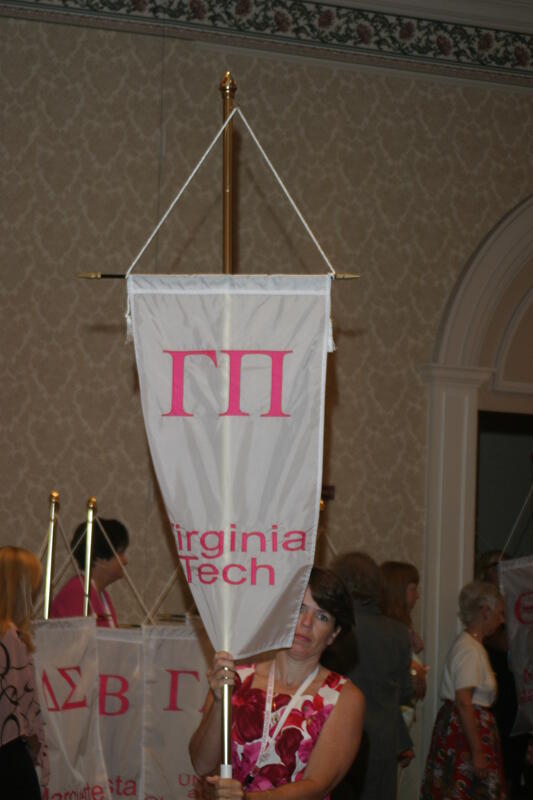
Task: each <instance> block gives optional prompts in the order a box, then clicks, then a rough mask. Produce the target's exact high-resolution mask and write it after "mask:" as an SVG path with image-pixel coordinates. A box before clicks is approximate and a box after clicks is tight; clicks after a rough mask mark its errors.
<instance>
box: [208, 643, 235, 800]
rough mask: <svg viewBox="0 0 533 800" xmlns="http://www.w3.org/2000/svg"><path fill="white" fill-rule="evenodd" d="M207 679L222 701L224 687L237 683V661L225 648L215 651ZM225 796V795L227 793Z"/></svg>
mask: <svg viewBox="0 0 533 800" xmlns="http://www.w3.org/2000/svg"><path fill="white" fill-rule="evenodd" d="M207 680H208V681H209V686H210V688H211V691H212V692H213V695H214V697H215V700H218V701H220V700H221V699H222V687H223V686H234V685H235V662H234V661H233V656H232V655H231V654H230V653H226V652H225V651H224V650H221V651H220V652H218V653H215V658H214V660H213V666H212V667H211V669H210V670H209V671H208V673H207ZM223 796H224V797H225V795H223ZM232 796H233V795H232Z"/></svg>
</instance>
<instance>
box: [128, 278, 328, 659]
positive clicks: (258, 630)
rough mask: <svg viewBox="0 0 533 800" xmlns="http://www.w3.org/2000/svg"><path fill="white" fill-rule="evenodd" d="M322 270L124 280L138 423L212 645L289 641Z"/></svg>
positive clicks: (317, 380)
mask: <svg viewBox="0 0 533 800" xmlns="http://www.w3.org/2000/svg"><path fill="white" fill-rule="evenodd" d="M330 288H331V278H330V277H329V276H270V277H267V276H226V275H211V276H206V275H204V276H146V275H144V276H143V275H136V276H130V277H129V278H128V300H129V307H130V312H131V321H132V328H133V336H134V342H135V353H136V358H137V368H138V372H139V381H140V387H141V401H142V407H143V414H144V420H145V425H146V430H147V435H148V441H149V444H150V450H151V454H152V460H153V463H154V466H155V469H156V473H157V477H158V480H159V485H160V487H161V491H162V494H163V498H164V501H165V505H166V508H167V512H168V515H169V518H170V523H171V525H172V529H173V532H174V537H175V541H176V547H177V552H178V556H179V559H180V562H181V565H182V567H183V571H184V574H185V577H186V579H187V582H188V584H189V586H190V589H191V591H192V594H193V596H194V599H195V602H196V605H197V607H198V610H199V612H200V615H201V617H202V620H203V623H204V625H205V628H206V630H207V633H208V635H209V638H210V640H211V642H212V644H213V646H214V647H215V649H218V650H220V649H226V650H229V651H230V652H232V653H233V655H234V656H235V657H236V658H243V657H247V656H250V655H252V654H254V653H259V652H263V651H266V650H270V649H275V648H280V647H288V646H290V645H291V644H292V638H293V635H294V628H295V625H296V620H297V616H298V611H299V606H300V602H301V598H302V596H303V593H304V591H305V587H306V585H307V581H308V578H309V572H310V570H311V566H312V562H313V557H314V549H315V539H316V531H317V524H318V513H319V504H320V490H321V483H322V445H323V420H324V394H325V374H326V357H327V350H328V343H329V342H330V338H331V337H330V319H329V311H330Z"/></svg>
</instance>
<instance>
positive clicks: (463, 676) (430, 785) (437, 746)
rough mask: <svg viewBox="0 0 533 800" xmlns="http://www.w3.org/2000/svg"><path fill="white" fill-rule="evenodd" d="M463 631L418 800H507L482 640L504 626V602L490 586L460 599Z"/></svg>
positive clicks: (446, 676)
mask: <svg viewBox="0 0 533 800" xmlns="http://www.w3.org/2000/svg"><path fill="white" fill-rule="evenodd" d="M459 617H460V619H461V622H462V623H463V625H464V631H463V632H462V633H461V634H460V635H459V636H458V637H457V639H456V640H455V642H454V643H453V645H452V646H451V648H450V650H449V651H448V655H447V656H446V662H445V665H444V672H443V676H442V683H441V689H440V694H441V698H442V700H443V704H442V706H441V708H440V710H439V712H438V714H437V719H436V721H435V725H434V727H433V736H432V739H431V745H430V750H429V753H428V757H427V762H426V771H425V776H424V780H423V783H422V788H421V792H420V800H448V798H454V800H506V797H507V794H506V790H505V781H504V777H503V766H502V758H501V747H500V737H499V735H498V728H497V726H496V721H495V719H494V716H493V714H492V712H491V710H490V707H491V705H492V703H493V702H494V698H495V696H496V691H497V685H496V678H495V676H494V673H493V671H492V669H491V666H490V662H489V659H488V656H487V652H486V650H485V648H484V647H483V644H482V642H483V639H484V638H485V637H486V636H491V635H492V634H494V633H495V632H496V631H497V630H498V628H499V626H500V625H501V624H502V622H503V598H502V596H501V594H500V593H499V591H498V589H497V588H496V586H494V585H493V584H492V583H487V582H474V583H469V584H467V585H466V586H464V587H463V589H462V590H461V593H460V595H459Z"/></svg>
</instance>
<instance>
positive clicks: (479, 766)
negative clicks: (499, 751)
mask: <svg viewBox="0 0 533 800" xmlns="http://www.w3.org/2000/svg"><path fill="white" fill-rule="evenodd" d="M489 762H490V756H489V755H488V753H484V752H483V750H474V752H473V753H472V771H473V773H474V775H475V776H476V778H481V779H483V778H486V777H487V775H488V774H489Z"/></svg>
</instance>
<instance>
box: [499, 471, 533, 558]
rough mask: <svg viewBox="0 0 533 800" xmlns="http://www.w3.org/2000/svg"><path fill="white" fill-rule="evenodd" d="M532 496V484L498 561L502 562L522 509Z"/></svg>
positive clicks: (522, 511)
mask: <svg viewBox="0 0 533 800" xmlns="http://www.w3.org/2000/svg"><path fill="white" fill-rule="evenodd" d="M532 494H533V483H532V484H531V487H530V489H529V492H528V494H527V497H526V499H525V500H524V504H523V506H522V508H521V509H520V511H519V512H518V516H517V518H516V522H515V524H514V525H513V528H512V530H511V533H510V534H509V536H508V537H507V541H506V542H505V544H504V546H503V550H502V554H501V556H500V558H499V560H500V561H501V560H502V558H503V556H504V555H505V551H506V550H507V547H508V545H509V542H510V541H511V539H512V538H513V536H514V535H515V532H516V529H517V527H518V523H519V522H520V518H521V516H522V514H523V513H524V508H525V507H526V506H527V504H528V503H529V501H530V499H531V495H532Z"/></svg>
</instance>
